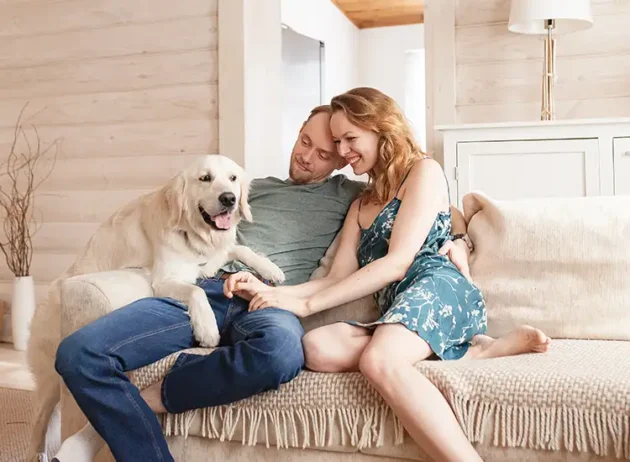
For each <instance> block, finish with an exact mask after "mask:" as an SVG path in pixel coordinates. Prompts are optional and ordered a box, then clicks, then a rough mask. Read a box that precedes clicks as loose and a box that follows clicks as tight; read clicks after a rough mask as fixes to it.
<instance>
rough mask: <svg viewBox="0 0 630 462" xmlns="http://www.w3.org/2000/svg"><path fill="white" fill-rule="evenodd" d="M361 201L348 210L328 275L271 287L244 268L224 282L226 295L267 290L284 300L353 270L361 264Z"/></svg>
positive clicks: (323, 286) (326, 284)
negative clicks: (359, 254) (293, 284)
mask: <svg viewBox="0 0 630 462" xmlns="http://www.w3.org/2000/svg"><path fill="white" fill-rule="evenodd" d="M358 204H359V201H358V200H355V201H354V202H353V203H352V205H351V206H350V209H349V210H348V213H347V214H346V218H345V220H344V224H343V227H342V228H341V236H340V242H339V248H338V249H337V252H336V253H335V257H334V259H333V263H332V266H331V268H330V272H329V273H328V274H327V275H326V277H323V278H321V279H316V280H313V281H308V282H305V283H303V284H298V285H295V286H279V287H268V286H266V285H264V284H263V283H262V282H261V281H259V280H258V279H256V278H254V277H253V276H252V275H251V274H250V273H247V272H241V273H236V274H233V275H231V276H230V277H229V278H228V279H227V281H226V283H225V285H224V293H225V295H226V296H227V297H228V298H231V297H232V294H233V293H234V292H242V291H245V292H247V293H249V294H250V295H251V296H252V297H255V296H256V295H257V294H261V293H264V294H265V297H267V298H269V297H271V296H274V297H275V299H277V300H284V299H286V298H287V297H299V298H303V299H305V298H307V297H309V296H311V295H313V294H315V293H317V292H320V291H322V290H324V289H326V288H328V287H330V286H332V285H333V284H335V283H337V282H339V281H340V280H341V279H343V278H345V277H346V276H348V275H349V274H352V273H354V272H355V271H356V270H357V269H358V268H359V263H358V261H357V248H358V246H359V239H360V229H359V225H358V210H359V206H358Z"/></svg>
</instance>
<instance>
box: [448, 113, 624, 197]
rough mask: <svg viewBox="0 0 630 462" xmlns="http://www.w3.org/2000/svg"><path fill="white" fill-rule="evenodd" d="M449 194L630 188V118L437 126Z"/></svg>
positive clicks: (589, 192)
mask: <svg viewBox="0 0 630 462" xmlns="http://www.w3.org/2000/svg"><path fill="white" fill-rule="evenodd" d="M436 128H437V130H438V132H440V133H441V134H442V136H443V141H444V170H445V172H446V176H447V178H448V180H449V183H450V189H451V200H452V202H453V204H457V206H458V207H461V205H462V204H461V198H462V197H463V196H464V195H465V194H466V193H468V192H471V191H481V192H484V193H485V194H487V195H489V196H490V197H492V198H494V199H497V200H516V199H524V198H544V197H576V196H599V195H613V194H630V119H593V120H575V119H572V120H564V121H550V122H522V123H517V122H511V123H499V124H466V125H450V126H439V127H436Z"/></svg>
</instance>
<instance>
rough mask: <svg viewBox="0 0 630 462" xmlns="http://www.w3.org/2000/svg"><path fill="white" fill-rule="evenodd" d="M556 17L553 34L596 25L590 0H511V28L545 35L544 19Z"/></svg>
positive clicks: (520, 32)
mask: <svg viewBox="0 0 630 462" xmlns="http://www.w3.org/2000/svg"><path fill="white" fill-rule="evenodd" d="M549 19H553V20H555V28H554V33H557V34H566V33H570V32H576V31H579V30H583V29H588V28H589V27H591V26H592V25H593V10H592V8H591V2H590V0H512V7H511V9H510V22H509V24H508V30H510V31H511V32H517V33H519V34H546V33H547V30H546V29H545V20H549Z"/></svg>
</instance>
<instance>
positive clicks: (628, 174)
mask: <svg viewBox="0 0 630 462" xmlns="http://www.w3.org/2000/svg"><path fill="white" fill-rule="evenodd" d="M613 162H614V168H615V195H617V196H621V195H624V196H630V137H629V138H615V141H614V144H613Z"/></svg>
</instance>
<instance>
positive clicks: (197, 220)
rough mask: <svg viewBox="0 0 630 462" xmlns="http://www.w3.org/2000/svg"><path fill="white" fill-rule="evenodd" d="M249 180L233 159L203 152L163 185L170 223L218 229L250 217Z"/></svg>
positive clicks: (175, 225)
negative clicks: (190, 164)
mask: <svg viewBox="0 0 630 462" xmlns="http://www.w3.org/2000/svg"><path fill="white" fill-rule="evenodd" d="M249 184H250V182H249V179H248V178H247V176H246V174H245V171H244V170H243V169H242V168H241V167H240V166H239V165H238V164H237V163H236V162H234V161H233V160H231V159H229V158H227V157H225V156H220V155H207V156H203V157H202V158H200V159H199V160H198V161H197V162H195V163H194V164H193V165H192V166H190V167H189V168H187V169H185V170H183V171H182V172H180V173H179V174H178V175H177V176H176V177H175V178H173V179H172V180H171V181H170V182H169V183H168V184H167V185H166V187H165V196H166V202H167V207H168V210H169V217H170V219H169V225H171V226H172V227H180V226H186V225H188V226H189V227H191V228H192V229H193V230H199V231H203V230H204V229H205V230H207V228H208V227H209V228H210V229H211V230H213V231H218V232H221V231H228V230H230V229H232V228H233V227H235V226H236V225H237V224H238V222H239V220H240V219H241V218H244V219H245V220H247V221H252V212H251V209H250V207H249V204H248V202H247V198H248V195H249ZM184 221H185V222H187V223H185V224H184V223H183V222H184ZM201 234H204V233H203V232H202V233H201Z"/></svg>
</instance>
